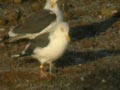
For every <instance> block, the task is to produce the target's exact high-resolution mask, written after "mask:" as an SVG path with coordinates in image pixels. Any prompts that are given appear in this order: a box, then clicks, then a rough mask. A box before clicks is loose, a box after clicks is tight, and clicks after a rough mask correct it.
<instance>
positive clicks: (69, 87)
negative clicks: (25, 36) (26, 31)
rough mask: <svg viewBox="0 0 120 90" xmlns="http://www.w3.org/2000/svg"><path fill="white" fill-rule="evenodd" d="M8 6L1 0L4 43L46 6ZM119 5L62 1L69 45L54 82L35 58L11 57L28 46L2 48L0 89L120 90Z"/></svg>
mask: <svg viewBox="0 0 120 90" xmlns="http://www.w3.org/2000/svg"><path fill="white" fill-rule="evenodd" d="M10 1H12V0H8V1H5V0H0V2H1V3H0V27H1V29H0V39H2V38H3V37H4V36H6V35H7V32H8V30H9V28H10V27H11V26H12V25H15V24H16V23H21V22H23V21H24V20H25V18H26V16H29V15H30V14H32V13H33V12H37V11H38V10H39V8H40V7H42V5H43V3H41V1H40V0H36V1H34V0H25V1H24V2H22V0H15V1H19V2H17V3H13V2H12V3H11V2H10ZM20 1H21V2H20ZM42 1H44V0H42ZM119 6H120V1H119V0H94V1H93V0H76V1H75V0H69V1H68V0H61V7H62V10H63V12H64V16H65V20H66V21H67V22H69V24H70V36H71V43H70V45H69V47H68V49H67V51H66V53H65V54H64V55H63V57H61V58H60V59H59V60H57V61H56V62H55V66H56V67H57V69H58V70H57V72H55V75H56V77H55V78H48V79H45V80H40V78H39V62H38V61H37V60H34V59H32V58H31V57H26V58H11V57H10V56H11V55H12V54H16V53H19V52H21V51H22V50H23V48H24V47H25V44H26V43H27V41H22V42H16V43H12V44H4V43H0V90H120V19H119V17H120V13H119V12H118V13H117V14H115V13H116V11H119V10H120V8H119ZM16 10H17V11H19V12H16ZM6 13H7V14H6Z"/></svg>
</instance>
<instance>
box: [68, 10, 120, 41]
mask: <svg viewBox="0 0 120 90" xmlns="http://www.w3.org/2000/svg"><path fill="white" fill-rule="evenodd" d="M118 20H120V12H117V13H115V14H114V15H113V16H112V17H110V18H108V19H106V20H104V21H102V22H99V23H93V24H90V25H81V26H74V27H71V28H70V36H71V39H72V41H76V40H79V39H82V38H85V37H88V38H89V37H94V36H96V35H98V34H99V33H101V32H105V31H106V30H107V29H108V28H110V27H111V26H112V25H113V24H114V23H115V22H116V21H118Z"/></svg>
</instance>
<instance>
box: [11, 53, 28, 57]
mask: <svg viewBox="0 0 120 90" xmlns="http://www.w3.org/2000/svg"><path fill="white" fill-rule="evenodd" d="M25 56H29V54H27V53H24V54H23V53H20V54H15V55H11V58H18V57H25Z"/></svg>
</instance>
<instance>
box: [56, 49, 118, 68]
mask: <svg viewBox="0 0 120 90" xmlns="http://www.w3.org/2000/svg"><path fill="white" fill-rule="evenodd" d="M119 54H120V50H117V51H114V50H100V51H87V52H80V51H75V50H74V51H67V52H66V53H65V54H64V56H63V57H62V58H60V59H59V60H57V61H55V62H54V63H55V65H56V67H68V66H74V65H79V64H84V63H87V62H92V61H96V60H100V59H101V58H104V57H107V56H116V55H119Z"/></svg>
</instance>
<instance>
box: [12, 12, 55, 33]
mask: <svg viewBox="0 0 120 90" xmlns="http://www.w3.org/2000/svg"><path fill="white" fill-rule="evenodd" d="M55 20H56V15H55V14H53V13H50V11H48V10H41V11H40V12H37V13H34V14H33V15H31V16H30V17H29V18H27V20H26V21H25V22H24V23H23V24H22V25H20V26H18V27H16V28H15V29H14V30H13V32H14V33H16V34H26V33H38V32H40V31H42V30H43V29H45V28H46V27H47V26H49V25H50V24H51V23H52V22H53V21H55Z"/></svg>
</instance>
